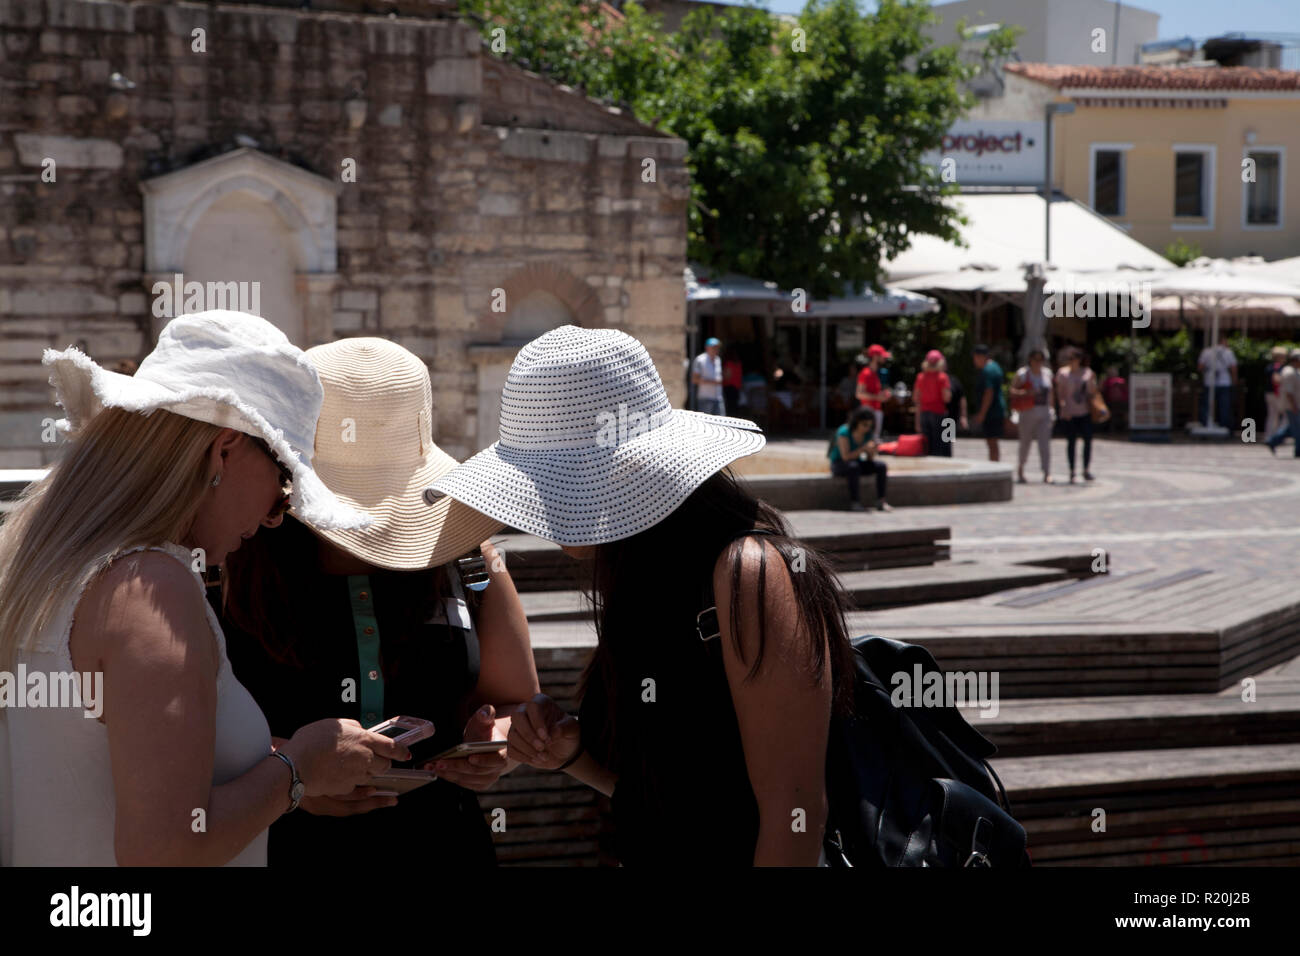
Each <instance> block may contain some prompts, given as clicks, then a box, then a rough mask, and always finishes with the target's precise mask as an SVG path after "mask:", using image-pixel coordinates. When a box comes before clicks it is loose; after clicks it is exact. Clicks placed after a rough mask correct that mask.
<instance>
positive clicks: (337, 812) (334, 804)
mask: <svg viewBox="0 0 1300 956" xmlns="http://www.w3.org/2000/svg"><path fill="white" fill-rule="evenodd" d="M377 793H383V791H382V790H380V789H379V788H378V787H356V788H355V789H353V791H352V792H351V793H345V794H341V795H340V796H337V797H303V798H302V800H301V801H300V802H299V803H298V807H299V809H301V810H306V811H307V812H308V813H311V814H314V815H315V816H318V817H350V816H353V815H354V814H358V813H369V812H370V811H371V810H377V809H379V808H380V807H395V806H397V798H396V797H389V796H375V794H377Z"/></svg>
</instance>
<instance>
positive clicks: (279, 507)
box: [249, 436, 293, 520]
mask: <svg viewBox="0 0 1300 956" xmlns="http://www.w3.org/2000/svg"><path fill="white" fill-rule="evenodd" d="M249 437H252V436H249ZM253 444H255V445H256V446H257V447H258V448H260V449H261V450H262V454H264V455H266V457H267V458H269V459H271V461H272V462H273V463H274V464H275V467H276V468H277V469H278V470H279V472H280V491H281V492H283V494H281V496H280V498H279V500H278V501H276V503H275V505H274V506H273V507H272V508H271V510H270V512H268V513H267V517H268V518H270V519H272V520H274V519H275V518H278V517H280V516H281V515H282V514H284V513H285V512H286V511H288V510H289V494H290V492H291V490H292V489H293V472H291V471H290V470H289V469H288V468H286V467H285V466H284V465H283V464H281V462H280V459H279V458H276V457H275V452H273V451H271V446H270V445H268V444H267V443H266V442H265V441H263V440H262V439H260V438H254V439H253Z"/></svg>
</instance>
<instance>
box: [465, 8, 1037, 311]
mask: <svg viewBox="0 0 1300 956" xmlns="http://www.w3.org/2000/svg"><path fill="white" fill-rule="evenodd" d="M463 9H466V10H468V11H471V12H473V13H475V14H476V15H478V16H479V17H480V18H481V22H482V30H483V34H484V39H485V43H487V45H488V49H489V50H490V49H491V48H492V44H491V40H492V37H493V30H494V29H497V28H500V30H503V31H504V33H498V34H497V36H498V37H499V38H500V39H501V40H502V41H503V43H504V47H505V50H504V53H503V55H505V56H507V57H509V58H511V59H513V60H514V61H516V62H518V63H520V64H521V65H523V66H526V67H528V68H531V69H536V70H539V71H542V72H545V73H547V74H548V75H550V76H552V77H553V78H555V79H557V80H559V81H561V82H564V83H569V84H571V85H575V86H578V87H581V88H582V89H583V90H584V91H585V92H586V93H587V95H589V96H592V97H595V98H597V99H604V100H607V101H609V102H612V103H619V104H625V105H627V106H628V107H630V109H631V110H632V112H633V113H634V114H635V115H636V117H637V118H638V119H640V120H641V121H643V122H645V123H648V124H651V125H653V126H656V127H658V128H659V129H662V130H664V131H665V132H668V133H671V134H673V135H675V136H678V137H681V138H682V139H683V140H685V141H686V143H687V146H688V150H689V152H688V164H689V169H690V173H691V182H692V187H691V188H692V197H693V201H692V203H691V205H690V214H689V222H688V255H689V256H690V257H691V258H692V259H697V260H699V261H701V262H703V263H704V264H706V265H709V266H712V267H713V268H715V269H717V270H720V271H735V272H741V273H744V274H747V275H754V276H761V277H763V278H765V279H771V280H775V281H776V282H777V283H778V284H779V285H781V286H782V287H784V288H803V289H806V290H807V291H808V292H809V293H810V294H811V295H812V296H815V297H821V296H825V295H827V294H830V293H836V294H838V293H841V292H842V291H843V289H844V285H845V284H846V283H850V284H852V285H853V287H854V289H855V290H856V291H861V290H862V288H863V287H864V286H865V285H868V284H870V285H878V283H879V281H880V261H881V259H882V258H889V257H892V256H894V255H896V254H897V253H899V252H901V251H902V250H903V249H905V248H907V246H908V244H909V236H910V234H912V233H923V234H929V235H937V236H942V237H943V238H945V239H948V240H955V239H956V238H957V225H958V223H959V218H958V216H957V215H956V213H955V212H954V210H953V208H952V207H951V206H950V205H948V203H947V202H946V201H945V199H946V197H948V196H950V195H951V194H952V193H953V192H954V191H955V186H953V185H952V184H944V183H942V182H941V180H940V176H939V172H938V170H936V169H934V168H933V167H931V166H929V165H927V164H925V163H923V162H922V161H921V155H922V154H923V153H924V152H926V151H928V150H931V149H938V148H939V146H940V143H941V140H942V137H943V135H944V133H945V131H946V130H947V129H948V127H949V126H950V125H951V124H952V123H953V121H955V120H956V119H958V118H960V116H961V115H962V114H963V112H964V111H965V110H966V109H967V108H968V107H969V105H970V102H971V101H970V99H969V97H968V96H967V95H966V94H964V93H963V92H962V91H961V83H962V81H964V80H966V79H968V78H969V77H971V76H972V75H973V74H974V73H976V72H977V71H978V70H979V69H980V68H981V66H982V62H983V61H982V62H978V63H977V62H971V61H969V60H967V59H963V57H962V55H961V53H960V51H959V50H958V48H957V47H956V46H955V45H949V46H938V47H935V46H931V45H930V44H929V42H928V41H927V40H926V38H925V36H924V34H923V32H922V27H923V26H924V25H925V24H927V23H929V22H931V21H932V20H933V19H934V15H933V14H932V13H931V12H930V9H929V6H928V4H927V3H925V2H923V0H881V2H880V4H879V8H878V9H877V10H876V12H874V13H871V14H867V13H864V12H863V10H862V7H861V4H860V0H810V2H809V3H808V5H807V6H806V7H805V9H804V11H803V13H801V14H800V15H799V17H798V22H797V25H792V24H790V23H788V22H786V21H784V20H781V19H779V18H776V17H773V16H771V15H770V14H769V13H767V11H765V10H761V9H757V8H753V7H738V8H735V9H731V10H727V11H726V12H725V13H723V14H721V15H719V14H717V13H716V12H715V11H714V10H713V9H712V8H707V7H705V8H701V9H700V10H697V11H694V12H692V13H691V14H690V15H689V16H688V17H687V18H686V19H685V21H684V22H683V23H682V26H681V29H680V30H678V31H677V32H676V33H673V34H665V33H663V32H662V31H661V30H660V27H659V21H658V19H657V18H654V17H651V16H650V15H648V14H647V13H645V11H644V10H642V9H641V8H640V7H639V6H637V5H636V4H635V3H631V2H629V3H627V4H626V5H625V6H624V8H623V11H622V13H623V16H622V17H621V18H619V17H611V16H609V15H608V14H601V13H599V12H598V11H597V9H596V7H595V6H594V4H591V3H589V2H587V0H573V2H568V0H465V2H464V4H463ZM1012 41H1013V33H1012V32H1011V31H1003V32H1000V33H999V34H997V35H995V36H994V37H993V38H992V40H990V41H989V43H988V44H987V46H986V53H985V57H984V61H987V60H990V59H992V58H994V57H997V56H1001V55H1004V54H1005V53H1006V51H1007V50H1008V49H1009V48H1010V46H1011V44H1012Z"/></svg>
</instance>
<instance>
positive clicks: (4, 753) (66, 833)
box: [0, 542, 288, 866]
mask: <svg viewBox="0 0 1300 956" xmlns="http://www.w3.org/2000/svg"><path fill="white" fill-rule="evenodd" d="M134 551H162V552H164V553H165V554H169V555H171V556H172V557H174V558H175V559H176V560H177V561H180V562H181V563H182V564H184V565H185V569H186V570H187V571H189V570H190V560H191V558H190V552H189V551H188V550H186V549H185V548H182V547H180V546H179V545H177V544H173V543H171V542H167V543H165V544H163V545H162V546H161V547H156V548H131V549H130V550H128V551H124V552H122V554H130V553H132V552H134ZM119 557H120V555H119ZM193 580H194V595H195V600H198V601H202V602H203V609H204V611H205V612H206V614H207V619H208V624H209V625H210V626H211V628H212V635H213V637H214V638H215V640H216V642H217V650H218V654H219V665H218V669H217V714H216V753H215V759H214V761H213V765H212V783H213V785H214V786H215V785H218V784H223V783H227V782H229V781H231V780H234V779H235V778H237V777H240V776H242V775H243V774H245V773H247V772H248V771H249V770H250V769H252V768H253V766H254V765H256V764H257V762H258V761H260V760H263V759H265V757H266V756H267V754H269V753H270V752H271V731H270V728H269V727H268V726H267V723H266V718H265V717H264V716H263V715H262V711H261V708H259V707H258V706H257V703H256V702H255V701H254V700H253V697H252V695H251V694H249V693H248V691H247V690H245V689H244V686H243V685H242V684H240V683H239V681H238V680H236V679H235V675H234V672H233V671H232V670H231V669H230V661H229V659H228V658H227V657H226V639H225V635H224V634H222V632H221V625H220V624H219V623H217V618H216V615H215V614H214V613H213V612H212V608H211V606H210V605H209V604H208V602H207V598H206V596H205V594H204V586H203V582H202V581H201V580H200V578H199V577H198V575H193ZM80 600H81V595H80V593H78V594H73V595H69V596H68V597H67V598H66V599H65V600H64V602H63V604H62V605H61V606H60V607H59V609H58V611H57V613H56V614H55V616H54V618H53V619H52V620H51V622H50V626H49V627H48V628H47V629H46V630H45V631H44V632H42V633H41V634H40V635H38V637H37V638H36V640H35V641H33V642H32V643H31V644H30V645H29V646H28V647H27V648H26V649H25V650H23V651H21V652H20V653H19V654H18V655H17V661H18V662H21V663H22V664H24V665H25V666H26V672H27V674H32V673H34V672H42V673H45V674H52V673H56V672H61V673H72V671H73V667H72V655H71V652H70V650H69V645H68V640H69V637H70V635H71V632H72V617H73V612H74V611H75V610H76V606H77V604H78V602H79V601H80ZM16 671H17V667H16V666H15V672H16ZM159 757H160V759H165V758H166V755H164V754H160V755H159ZM286 777H287V775H286ZM287 792H288V785H287V780H286V794H287ZM114 820H115V807H114V794H113V767H112V762H111V760H110V759H109V751H108V729H107V727H105V725H104V724H102V723H100V722H99V721H98V720H96V719H95V718H93V717H87V716H85V711H84V710H82V709H81V708H78V707H41V708H30V707H5V708H0V865H4V866H116V865H117V857H116V854H115V852H114V849H113V829H114ZM177 839H185V836H184V835H183V834H182V835H178V837H177ZM266 841H267V831H266V830H263V831H262V832H261V833H259V834H258V835H257V837H256V838H255V839H254V840H253V842H252V843H250V844H249V845H248V846H246V847H244V849H243V850H242V851H240V853H239V855H238V856H236V857H235V858H234V859H233V860H231V861H230V862H229V863H228V864H227V866H266Z"/></svg>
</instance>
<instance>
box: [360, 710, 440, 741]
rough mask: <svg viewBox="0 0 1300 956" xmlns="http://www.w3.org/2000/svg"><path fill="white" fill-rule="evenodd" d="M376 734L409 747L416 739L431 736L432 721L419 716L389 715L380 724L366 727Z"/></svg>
mask: <svg viewBox="0 0 1300 956" xmlns="http://www.w3.org/2000/svg"><path fill="white" fill-rule="evenodd" d="M366 729H367V730H370V731H372V732H373V733H376V734H383V735H384V736H385V737H391V738H392V739H393V743H397V744H401V745H402V746H404V747H409V746H411V744H413V743H415V742H416V741H418V740H424V739H425V738H426V737H432V736H433V723H432V722H430V721H427V720H421V719H420V718H419V717H389V718H388V719H387V720H385V721H384V722H383V723H382V724H375V726H373V727H368V728H366Z"/></svg>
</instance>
